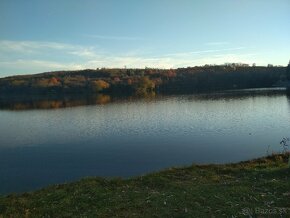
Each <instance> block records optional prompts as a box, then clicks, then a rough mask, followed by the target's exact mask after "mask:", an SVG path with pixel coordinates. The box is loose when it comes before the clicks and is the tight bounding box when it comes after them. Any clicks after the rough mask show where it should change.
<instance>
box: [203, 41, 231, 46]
mask: <svg viewBox="0 0 290 218" xmlns="http://www.w3.org/2000/svg"><path fill="white" fill-rule="evenodd" d="M229 44H230V43H229V42H207V43H205V45H208V46H221V45H229Z"/></svg>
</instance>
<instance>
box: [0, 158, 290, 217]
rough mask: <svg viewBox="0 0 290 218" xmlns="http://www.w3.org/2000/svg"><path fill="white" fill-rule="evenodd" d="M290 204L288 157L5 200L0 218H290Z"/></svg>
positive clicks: (81, 184) (96, 181) (77, 185)
mask: <svg viewBox="0 0 290 218" xmlns="http://www.w3.org/2000/svg"><path fill="white" fill-rule="evenodd" d="M289 200H290V169H289V168H288V166H287V155H282V154H277V155H272V156H269V157H264V158H260V159H256V160H251V161H247V162H240V163H236V164H226V165H192V166H190V167H185V168H170V169H167V170H164V171H161V172H158V173H152V174H149V175H145V176H140V177H135V178H131V179H111V180H108V179H103V178H85V179H82V180H80V181H78V182H74V183H69V184H62V185H53V186H50V187H48V188H45V189H41V190H39V191H34V192H31V193H24V194H19V195H15V194H13V195H8V196H2V197H0V217H256V216H257V217H275V216H276V217H290V201H289ZM249 214H251V216H250V215H249Z"/></svg>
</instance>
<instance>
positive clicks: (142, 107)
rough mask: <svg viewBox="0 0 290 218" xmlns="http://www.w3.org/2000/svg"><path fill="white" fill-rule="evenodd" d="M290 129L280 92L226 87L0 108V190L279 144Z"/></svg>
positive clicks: (288, 104)
mask: <svg viewBox="0 0 290 218" xmlns="http://www.w3.org/2000/svg"><path fill="white" fill-rule="evenodd" d="M289 135H290V99H289V97H287V96H286V95H285V94H283V93H280V94H274V95H269V94H263V93H258V94H254V93H250V94H249V93H248V94H243V93H242V94H241V93H237V92H235V93H231V94H229V93H228V94H227V95H187V96H170V97H156V98H153V99H142V100H127V101H125V100H122V101H115V102H114V101H113V102H111V103H108V104H104V105H87V106H77V107H69V108H61V109H54V110H49V109H41V110H35V109H34V110H13V111H12V110H8V109H7V108H6V109H2V110H0V193H2V194H3V193H10V192H22V191H29V190H34V189H36V188H40V187H44V186H46V185H48V184H54V183H63V182H68V181H72V180H77V179H79V178H81V177H85V176H106V177H111V176H114V177H115V176H122V177H128V176H134V175H142V174H144V173H147V172H152V171H156V170H160V169H163V168H167V167H172V166H182V165H189V164H191V163H226V162H236V161H241V160H247V159H250V158H253V157H258V156H262V155H266V153H267V151H268V152H272V151H281V150H282V149H281V147H280V146H279V141H280V140H281V139H282V138H283V137H285V136H288V137H289Z"/></svg>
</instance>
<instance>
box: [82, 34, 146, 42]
mask: <svg viewBox="0 0 290 218" xmlns="http://www.w3.org/2000/svg"><path fill="white" fill-rule="evenodd" d="M84 36H85V37H89V38H95V39H103V40H124V41H138V40H144V39H143V38H139V37H131V36H105V35H90V34H86V35H84Z"/></svg>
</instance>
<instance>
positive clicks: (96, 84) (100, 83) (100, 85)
mask: <svg viewBox="0 0 290 218" xmlns="http://www.w3.org/2000/svg"><path fill="white" fill-rule="evenodd" d="M109 87H110V84H109V83H107V82H105V81H104V80H95V81H92V82H91V88H92V90H93V91H95V92H100V91H103V90H104V89H107V88H109Z"/></svg>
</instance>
